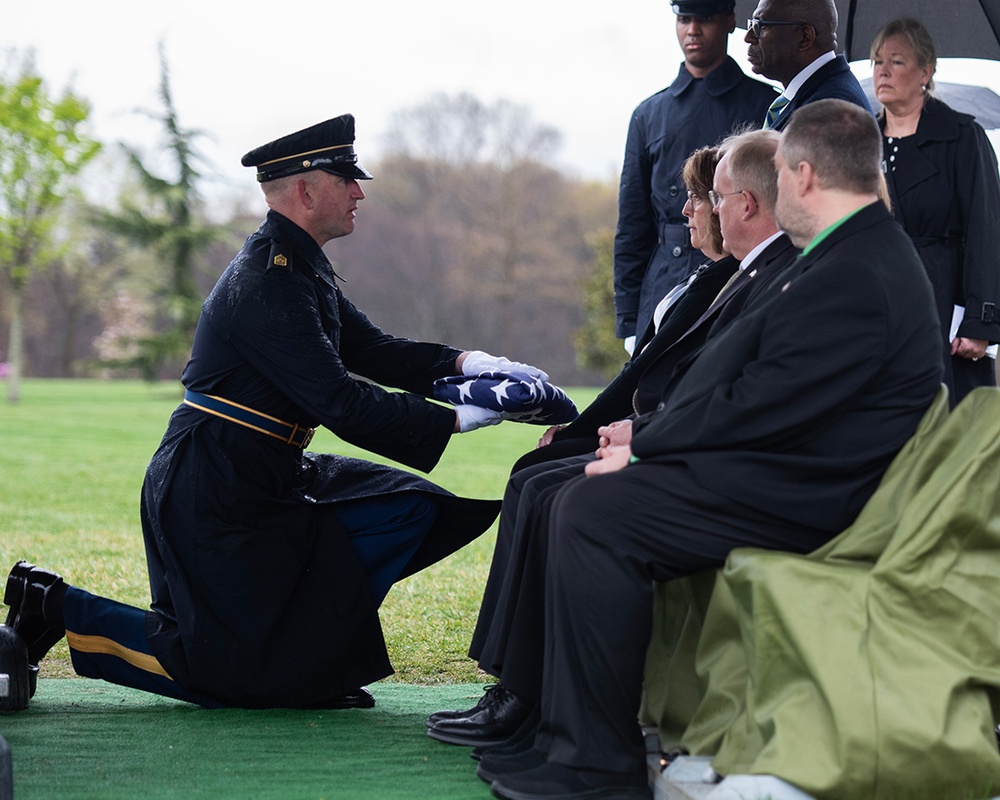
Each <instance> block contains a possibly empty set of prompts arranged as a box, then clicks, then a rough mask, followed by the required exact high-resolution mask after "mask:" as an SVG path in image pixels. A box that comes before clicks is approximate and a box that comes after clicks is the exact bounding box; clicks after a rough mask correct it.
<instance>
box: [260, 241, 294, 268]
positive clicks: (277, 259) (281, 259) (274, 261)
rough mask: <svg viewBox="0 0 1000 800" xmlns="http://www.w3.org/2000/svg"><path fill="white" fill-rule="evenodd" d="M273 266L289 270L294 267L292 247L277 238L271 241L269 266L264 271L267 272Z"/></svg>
mask: <svg viewBox="0 0 1000 800" xmlns="http://www.w3.org/2000/svg"><path fill="white" fill-rule="evenodd" d="M272 267H278V268H280V269H289V270H290V269H291V268H292V248H291V247H289V246H288V244H286V243H285V242H280V241H278V240H277V239H274V240H272V242H271V252H270V253H269V254H268V256H267V266H266V267H265V268H264V271H265V272H266V271H267V270H269V269H271V268H272Z"/></svg>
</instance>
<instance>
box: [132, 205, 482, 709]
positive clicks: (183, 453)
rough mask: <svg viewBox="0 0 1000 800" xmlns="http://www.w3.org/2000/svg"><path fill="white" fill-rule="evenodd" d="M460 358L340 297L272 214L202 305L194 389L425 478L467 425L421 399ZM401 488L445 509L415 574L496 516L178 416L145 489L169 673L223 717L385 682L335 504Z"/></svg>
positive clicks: (320, 258) (346, 462)
mask: <svg viewBox="0 0 1000 800" xmlns="http://www.w3.org/2000/svg"><path fill="white" fill-rule="evenodd" d="M276 256H283V258H277V262H278V263H279V264H281V263H284V264H285V266H277V265H275V263H274V262H275V260H276V259H275V257H276ZM460 352H461V351H459V350H456V349H454V348H451V347H448V346H445V345H438V344H427V343H421V342H414V341H410V340H407V339H399V338H394V337H392V336H389V335H387V334H385V333H383V332H382V331H381V330H380V329H379V328H378V327H377V326H375V325H374V324H373V323H371V322H370V321H369V320H368V319H367V318H366V317H365V315H364V314H362V313H361V312H360V311H359V310H358V309H357V308H355V307H354V306H353V305H352V304H351V303H350V302H349V301H348V300H347V299H346V298H345V297H344V295H343V294H342V292H341V291H340V289H339V288H338V287H337V285H336V283H335V280H334V274H333V268H332V266H331V265H330V262H329V261H328V260H327V258H326V257H325V256H324V254H323V251H322V250H321V249H320V248H319V246H318V245H317V244H316V243H315V241H314V240H313V239H312V238H311V237H310V236H309V235H308V234H306V233H305V232H304V231H303V230H302V229H300V228H299V227H298V226H296V225H294V224H293V223H291V222H290V221H289V220H287V219H286V218H284V217H282V216H281V215H280V214H277V213H275V212H273V211H272V212H270V213H269V214H268V215H267V218H266V220H265V221H264V222H263V223H262V225H261V227H260V229H259V230H258V231H257V232H256V233H255V234H253V235H252V236H250V238H249V239H248V240H247V242H246V244H245V245H244V247H243V249H242V250H241V251H240V253H239V254H238V255H237V256H236V258H235V259H234V260H233V262H232V263H231V264H230V265H229V267H228V268H227V269H226V271H225V272H224V273H223V275H222V277H221V278H220V279H219V282H218V284H217V285H216V287H215V289H214V290H213V291H212V293H211V295H210V296H209V297H208V299H207V300H206V301H205V304H204V306H203V309H202V316H201V319H200V321H199V323H198V329H197V333H196V335H195V341H194V347H193V351H192V356H191V360H190V362H189V363H188V365H187V367H186V368H185V370H184V374H183V379H182V380H183V383H184V385H185V387H186V388H187V389H189V390H193V391H196V392H201V393H204V394H211V395H216V396H220V397H223V398H225V399H226V400H229V401H231V402H234V403H239V404H241V405H244V406H247V407H249V408H252V409H255V410H256V411H259V412H262V413H265V414H268V415H271V416H273V417H276V418H278V419H281V420H285V421H288V422H297V423H300V424H303V425H305V426H308V427H313V426H317V425H322V426H325V427H327V428H329V429H330V430H331V431H333V433H335V434H336V435H337V436H339V437H340V438H342V439H344V440H346V441H348V442H351V443H353V444H355V445H358V446H360V447H363V448H365V449H367V450H369V451H372V452H375V453H379V454H381V455H383V456H386V457H389V458H391V459H393V460H396V461H399V462H401V463H403V464H406V465H408V466H411V467H414V468H417V469H420V470H424V471H428V470H430V469H431V468H432V467H433V466H434V465H435V464H436V463H437V461H438V459H439V458H440V456H441V453H442V452H443V450H444V448H445V446H446V444H447V442H448V440H449V437H450V435H451V433H452V431H453V428H454V424H455V413H454V410H452V409H451V408H447V407H444V406H440V405H436V404H434V403H431V402H428V401H427V400H426V399H424V398H425V397H427V396H430V394H431V384H432V382H433V381H434V379H436V378H438V377H442V376H445V375H449V374H454V371H455V359H456V357H457V356H458V355H459V353H460ZM355 376H364V377H365V378H367V379H369V380H371V381H373V382H374V383H368V382H366V381H362V380H359V379H357V378H356V377H355ZM375 384H381V385H386V386H392V387H395V388H398V389H403V390H404V392H389V391H386V390H384V389H382V388H381V387H380V386H379V385H375ZM399 492H420V493H422V494H424V495H426V496H430V497H433V498H435V499H437V500H438V505H439V509H440V510H439V514H438V518H437V522H436V523H435V526H434V528H433V529H432V530H431V532H430V533H429V534H428V536H427V538H426V539H425V541H424V543H423V545H421V547H420V548H419V550H418V551H417V553H416V554H415V555H414V557H413V559H412V560H411V561H410V563H409V564H408V565H407V567H406V569H405V571H404V575H405V574H411V573H413V572H416V571H417V570H419V569H422V568H423V567H425V566H427V565H429V564H431V563H434V562H435V561H437V560H438V559H440V558H442V557H444V556H445V555H447V554H449V553H451V552H453V551H454V550H456V549H458V548H459V547H461V546H463V545H464V544H466V543H467V542H469V541H471V540H472V539H474V538H475V537H476V536H478V535H479V534H481V533H482V532H483V531H485V530H486V529H487V528H488V527H489V525H490V524H491V523H492V521H493V519H494V518H495V517H496V515H497V513H498V511H499V503H498V502H494V501H479V500H468V499H462V498H457V497H455V496H454V495H451V494H450V493H448V492H446V491H445V490H444V489H442V488H440V487H438V486H436V485H434V484H433V483H431V482H429V481H427V480H425V479H423V478H420V477H418V476H415V475H412V474H410V473H407V472H403V471H401V470H398V469H394V468H391V467H385V466H380V465H377V464H372V463H369V462H367V461H362V460H358V459H351V458H345V457H341V456H336V455H320V454H316V453H309V452H305V453H304V452H303V451H302V450H300V449H298V448H296V447H293V446H290V445H287V444H285V443H283V442H281V441H279V440H278V439H275V438H271V437H269V436H267V435H265V434H262V433H258V432H256V431H253V430H250V429H248V428H245V427H242V426H239V425H236V424H234V423H232V422H228V421H225V420H223V419H220V418H218V417H215V416H212V415H209V414H206V413H204V412H202V411H200V410H197V409H194V408H191V407H188V406H185V405H181V406H180V407H179V408H178V409H177V410H176V411H175V412H174V414H173V415H172V416H171V419H170V423H169V426H168V428H167V431H166V433H165V435H164V437H163V440H162V442H161V444H160V447H159V449H158V450H157V452H156V454H155V455H154V456H153V459H152V461H151V463H150V464H149V467H148V470H147V473H146V479H145V482H144V484H143V492H142V524H143V534H144V538H145V544H146V554H147V560H148V564H149V579H150V587H151V591H152V611H151V612H150V613H149V615H148V616H147V631H148V638H149V642H150V645H151V647H152V648H153V652H154V653H155V654H156V656H157V658H158V659H159V660H160V662H161V663H162V664H163V665H164V667H165V668H166V670H167V671H168V672H169V673H170V675H171V677H173V678H174V679H175V680H176V681H178V682H179V683H180V684H182V685H184V686H186V687H188V688H190V689H193V690H196V691H199V692H201V693H203V694H206V695H208V696H210V697H214V698H216V699H217V700H219V701H220V702H221V703H223V704H224V705H230V706H246V707H259V706H265V707H266V706H291V707H298V706H308V705H312V704H316V703H322V702H323V701H324V700H325V699H328V698H330V697H333V696H336V695H338V694H343V693H345V692H348V691H351V690H352V689H354V688H356V687H358V686H360V685H363V684H365V683H368V682H370V681H373V680H377V679H379V678H382V677H385V676H386V675H388V674H390V673H391V672H392V668H391V666H390V664H389V659H388V656H387V654H386V651H385V645H384V642H383V638H382V631H381V627H380V624H379V619H378V613H377V604H376V602H375V600H374V599H373V598H372V595H371V593H370V590H369V588H368V582H367V578H366V575H365V573H364V572H363V570H362V567H361V565H360V563H359V561H358V558H357V556H356V554H355V552H354V550H353V547H352V545H351V543H350V541H349V539H348V537H347V535H346V533H345V532H344V530H343V529H342V527H341V526H340V524H339V522H338V520H337V518H336V515H335V508H336V505H337V503H340V502H343V501H346V500H352V499H358V498H371V497H377V496H384V495H390V494H395V493H399Z"/></svg>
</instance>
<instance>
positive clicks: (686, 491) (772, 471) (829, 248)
mask: <svg viewBox="0 0 1000 800" xmlns="http://www.w3.org/2000/svg"><path fill="white" fill-rule="evenodd" d="M880 162H881V137H880V134H879V131H878V128H877V126H876V124H875V120H874V118H873V117H872V116H871V114H869V113H868V112H867V111H865V110H862V109H861V108H859V107H858V106H856V105H854V104H850V103H846V102H844V101H840V100H822V101H817V102H816V103H812V104H810V105H808V106H805V107H803V108H801V109H799V110H798V111H797V112H796V114H795V116H793V117H792V119H791V121H790V122H789V124H788V126H787V127H786V129H785V132H784V134H783V136H782V140H781V143H780V145H779V149H778V153H777V156H776V159H775V163H776V165H777V167H778V189H779V196H778V207H777V211H778V220H779V224H780V225H781V227H782V228H783V229H784V230H785V231H786V232H787V233H788V234H789V236H790V237H791V239H792V241H793V242H794V243H795V244H796V245H797V246H800V247H803V248H804V250H803V253H802V255H801V256H799V257H798V259H797V260H796V262H795V263H794V264H793V265H792V266H791V267H789V268H788V269H787V270H786V271H785V272H784V273H783V275H782V276H781V280H779V281H777V282H776V283H773V284H771V286H770V287H768V289H767V290H766V291H765V292H762V293H761V294H759V295H758V296H757V297H756V298H754V299H753V300H752V301H751V302H750V303H748V304H747V306H746V307H745V308H744V309H743V311H742V312H741V314H740V315H739V316H738V317H737V318H736V319H734V320H733V321H731V322H730V323H729V325H727V326H726V327H725V328H724V329H723V330H722V331H721V332H720V333H719V335H718V336H715V337H712V338H710V339H709V340H708V341H707V342H706V343H705V345H704V346H703V348H702V350H701V352H700V353H699V354H698V356H697V358H695V359H692V360H690V361H689V362H687V363H685V364H681V365H679V367H678V369H677V370H675V373H674V377H673V379H672V382H671V385H670V386H668V387H667V391H666V393H665V399H664V401H663V407H662V408H660V409H658V410H657V411H655V412H653V413H650V414H647V415H644V416H643V417H642V418H640V419H638V420H636V422H635V423H634V425H633V436H632V441H631V445H630V446H620V447H608V448H604V449H603V450H602V452H601V453H600V455H601V458H599V459H598V460H596V461H594V462H593V463H592V464H591V465H590V466H588V468H587V475H586V476H585V477H580V478H577V479H576V480H575V481H572V482H570V483H569V484H567V485H566V486H565V487H563V489H562V490H561V491H560V492H559V494H558V496H557V497H556V498H555V500H554V502H553V505H552V510H551V513H550V525H549V543H548V546H549V554H548V560H547V569H546V572H545V575H544V582H545V588H544V591H545V598H546V603H545V617H546V630H545V648H544V653H543V654H542V660H543V666H542V668H543V679H542V701H541V715H540V723H539V725H538V727H537V729H536V730H535V732H534V734H533V735H531V736H528V737H525V738H524V739H523V740H522V742H521V743H520V745H519V746H514V744H512V746H511V747H509V748H507V749H506V750H505V752H504V754H502V755H498V756H496V757H491V756H490V753H489V751H488V750H487V751H486V753H485V754H484V755H483V759H482V762H481V764H480V769H484V767H485V771H487V772H488V773H489V776H490V778H491V779H492V789H493V792H494V794H496V795H497V796H498V797H501V798H508V799H509V800H541V799H542V798H551V797H559V798H562V799H563V800H570V799H571V798H583V797H603V796H608V797H610V796H614V797H618V798H632V797H634V798H649V797H651V792H650V789H649V786H648V784H647V773H646V764H645V751H644V747H643V739H642V735H641V732H640V729H639V726H638V724H637V713H638V709H639V704H640V695H641V690H642V677H643V664H644V659H645V651H646V647H647V644H648V642H649V637H650V626H651V621H652V605H653V584H654V582H656V581H666V580H671V579H673V578H677V577H681V576H685V575H690V574H692V573H694V572H698V571H701V570H704V569H707V568H712V567H720V566H722V564H723V563H724V561H725V559H726V556H727V554H728V553H729V552H730V551H731V550H733V549H734V548H738V547H763V548H770V549H775V550H785V551H792V552H807V551H809V550H812V549H814V548H815V547H817V546H818V545H820V544H822V543H824V542H826V541H828V540H829V539H830V538H832V537H833V536H835V535H836V534H837V533H839V532H840V531H841V530H843V529H844V528H845V527H847V526H848V525H849V524H850V523H851V522H852V521H853V520H854V518H855V516H856V515H857V513H858V511H859V510H860V509H861V507H862V506H863V504H864V503H865V502H866V500H867V499H868V497H870V496H871V494H872V493H873V492H874V490H875V487H876V485H877V484H878V482H879V480H880V478H881V476H882V474H883V472H884V470H885V469H886V467H887V466H888V465H889V463H890V461H891V460H892V459H893V457H894V456H895V455H896V453H897V452H898V451H899V449H900V448H901V447H902V446H903V444H904V443H905V442H906V441H907V440H908V439H909V437H910V436H912V434H913V432H914V431H915V430H916V427H917V425H918V423H919V421H920V419H921V417H922V416H923V414H924V413H925V411H926V410H927V408H928V407H929V406H930V404H931V402H932V400H933V398H934V396H935V394H936V392H937V391H938V388H939V386H940V383H941V375H942V369H941V364H940V359H939V358H938V357H937V351H936V348H935V347H934V343H935V342H936V341H937V336H938V331H937V323H936V312H935V309H934V304H933V298H932V294H931V289H930V285H929V282H928V281H927V279H926V276H925V275H924V272H923V268H922V266H921V264H920V262H919V260H918V258H917V255H916V253H915V251H914V249H913V246H912V244H911V243H910V242H909V239H908V237H907V236H906V234H905V233H904V232H903V230H902V229H901V228H900V227H899V225H898V224H897V223H896V222H895V221H894V220H893V219H892V217H891V215H890V214H889V212H888V210H887V209H886V207H885V205H884V204H883V203H882V202H881V201H880V200H879V199H878V192H879V187H880V170H881V167H880ZM736 188H738V187H736ZM728 199H729V198H727V199H726V200H725V201H724V202H728ZM803 602H808V598H803Z"/></svg>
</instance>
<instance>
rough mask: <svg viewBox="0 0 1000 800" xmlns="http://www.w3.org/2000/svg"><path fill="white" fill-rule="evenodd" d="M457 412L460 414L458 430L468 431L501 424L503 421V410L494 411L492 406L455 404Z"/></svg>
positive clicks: (460, 431) (461, 431)
mask: <svg viewBox="0 0 1000 800" xmlns="http://www.w3.org/2000/svg"><path fill="white" fill-rule="evenodd" d="M455 413H456V414H458V432H459V433H468V432H469V431H474V430H475V429H476V428H484V427H486V426H487V425H499V424H500V423H501V422H503V419H504V418H503V412H501V411H494V410H493V409H492V408H483V407H482V406H472V405H461V406H455Z"/></svg>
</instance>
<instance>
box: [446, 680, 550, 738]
mask: <svg viewBox="0 0 1000 800" xmlns="http://www.w3.org/2000/svg"><path fill="white" fill-rule="evenodd" d="M534 705H535V704H534V703H529V702H528V701H527V700H524V699H522V698H520V697H518V696H517V695H516V694H514V693H513V692H511V691H510V690H509V689H507V688H506V687H505V686H504V685H503V684H497V688H496V689H495V690H494V691H493V692H491V693H490V700H489V702H488V703H487V704H484V706H483V708H481V709H480V710H479V711H477V712H475V713H474V714H471V715H469V716H468V717H458V718H457V719H442V720H439V721H438V722H435V723H434V724H433V725H432V726H431V727H430V728H428V729H427V735H428V736H430V737H431V738H432V739H437V740H438V741H439V742H445V743H447V744H459V745H465V746H467V747H477V746H482V745H491V744H500V743H501V742H503V741H504V740H505V739H507V738H508V737H509V736H510V735H511V734H512V733H514V731H516V730H517V729H518V728H519V727H520V726H521V723H522V722H524V720H525V719H527V717H528V716H529V715H530V714H531V711H532V709H533V708H534Z"/></svg>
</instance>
